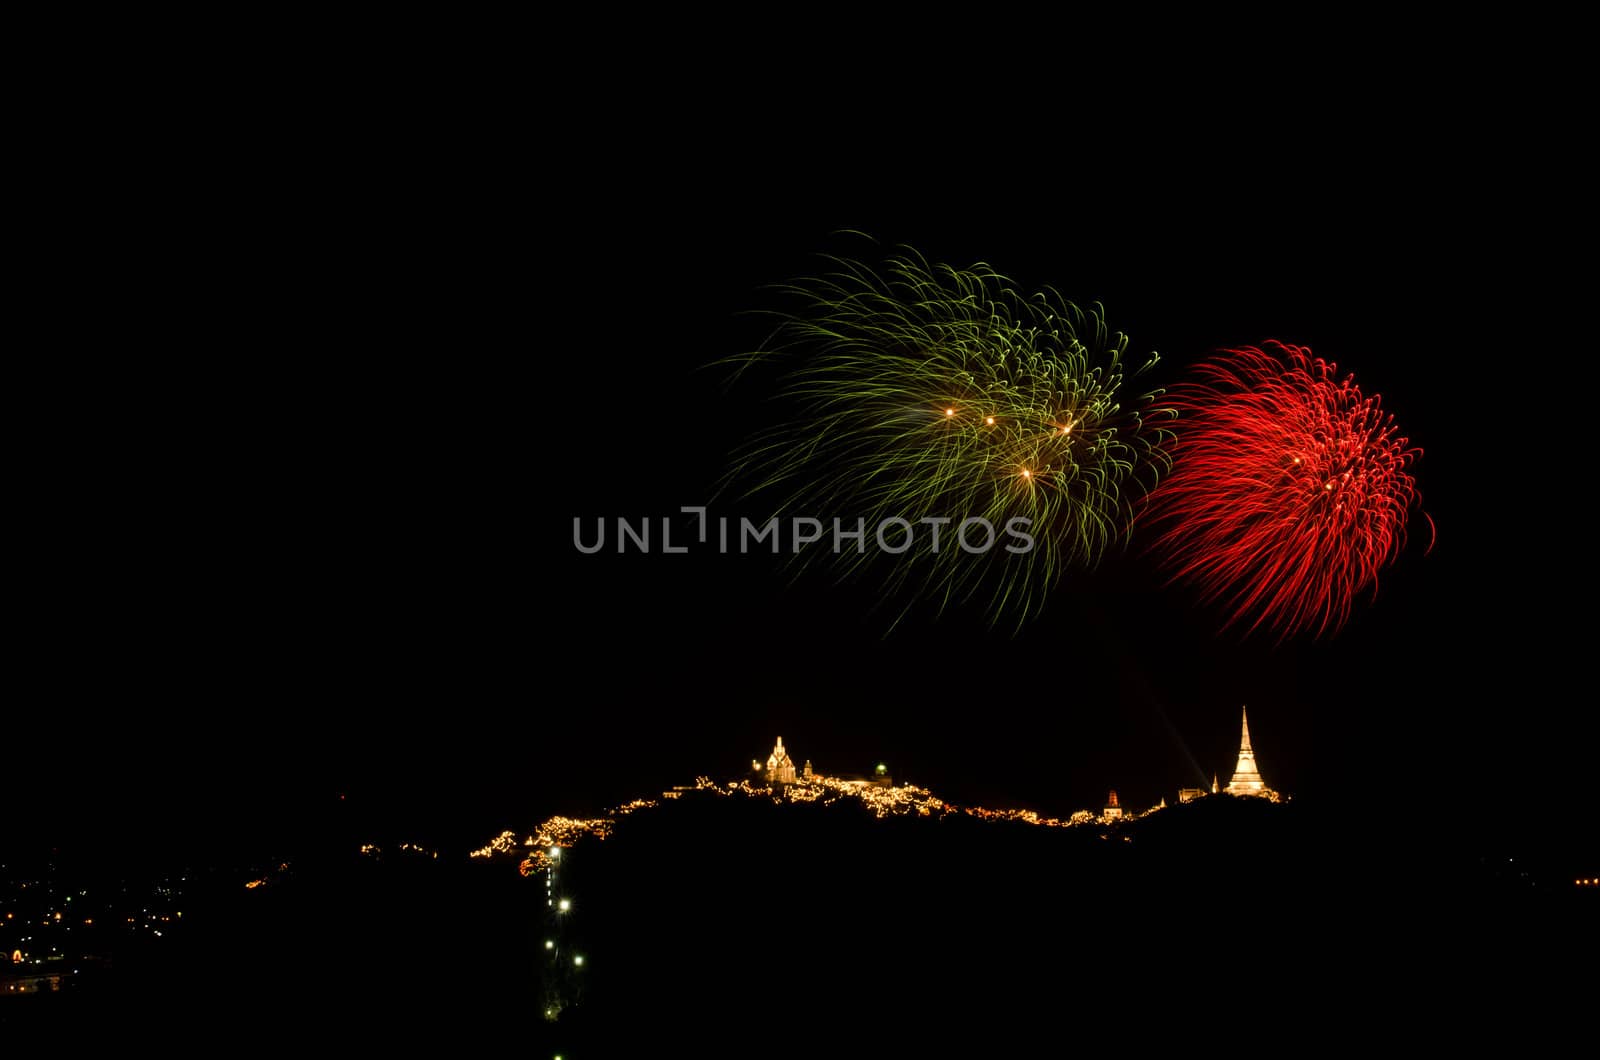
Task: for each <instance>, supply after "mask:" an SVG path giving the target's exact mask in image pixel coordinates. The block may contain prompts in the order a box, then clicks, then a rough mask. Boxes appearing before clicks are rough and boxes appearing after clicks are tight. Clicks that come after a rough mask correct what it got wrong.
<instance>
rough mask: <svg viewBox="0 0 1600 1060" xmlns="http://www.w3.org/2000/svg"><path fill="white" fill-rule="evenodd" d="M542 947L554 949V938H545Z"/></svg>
mask: <svg viewBox="0 0 1600 1060" xmlns="http://www.w3.org/2000/svg"><path fill="white" fill-rule="evenodd" d="M544 948H545V949H547V950H553V949H555V948H556V941H555V939H545V940H544Z"/></svg>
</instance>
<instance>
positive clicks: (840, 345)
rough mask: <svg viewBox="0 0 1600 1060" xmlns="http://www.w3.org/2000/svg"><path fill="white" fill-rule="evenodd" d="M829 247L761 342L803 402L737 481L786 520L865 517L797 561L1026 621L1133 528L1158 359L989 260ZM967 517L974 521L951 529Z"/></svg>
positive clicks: (897, 591)
mask: <svg viewBox="0 0 1600 1060" xmlns="http://www.w3.org/2000/svg"><path fill="white" fill-rule="evenodd" d="M827 260H828V261H829V262H830V263H831V264H832V266H833V267H832V269H831V271H830V272H828V273H827V274H826V275H824V276H822V277H820V278H817V279H811V280H803V281H798V282H796V283H794V284H791V285H788V286H787V287H786V288H784V290H786V291H787V293H788V294H789V295H790V296H792V297H793V298H794V299H795V302H796V304H795V308H794V309H792V310H790V311H788V312H785V313H783V314H781V315H780V317H779V326H778V328H777V330H776V334H775V337H774V339H773V341H772V342H771V343H770V344H769V345H768V347H767V348H766V349H765V350H763V351H762V352H760V353H758V354H755V355H753V359H762V360H769V359H775V360H779V361H781V362H782V363H784V364H785V365H786V366H788V367H789V371H788V374H787V376H786V385H785V391H786V396H787V398H788V399H789V401H790V403H791V404H792V405H793V406H794V407H795V408H797V409H798V410H799V414H798V416H797V417H796V418H794V419H793V420H792V421H790V422H787V423H785V424H784V425H783V426H781V427H778V428H776V429H774V430H772V431H770V432H768V433H767V434H765V435H762V436H761V437H759V438H757V439H756V440H755V441H754V442H752V443H751V444H750V445H749V446H747V447H746V449H745V450H744V451H743V452H742V453H741V454H740V458H739V460H738V463H737V467H736V470H735V472H734V475H733V478H734V479H735V480H736V481H740V482H742V483H743V485H744V489H745V492H746V493H747V495H749V496H752V497H757V498H768V499H775V500H776V510H777V512H778V513H779V514H780V515H781V514H786V513H787V514H795V515H804V516H818V517H823V518H827V517H844V520H845V523H846V524H847V525H849V526H851V527H856V526H864V527H865V528H866V533H867V535H868V547H866V548H865V549H857V548H854V547H849V546H850V544H851V543H848V542H847V547H845V548H843V549H840V550H839V551H837V552H835V551H834V549H832V548H826V547H824V548H816V549H812V550H810V551H806V552H799V553H797V554H796V555H797V559H798V561H799V562H800V563H801V565H802V566H806V565H810V564H812V563H814V562H816V561H818V560H819V559H820V560H823V561H825V562H827V563H829V564H831V565H835V569H836V570H837V571H838V572H839V573H841V574H844V575H855V574H856V573H858V572H861V571H866V570H867V569H868V568H872V569H874V570H875V571H876V572H877V573H878V575H879V576H880V577H881V582H882V586H883V589H884V599H885V600H897V601H905V602H906V603H905V605H904V606H902V607H901V608H900V611H899V614H900V615H903V614H904V613H905V609H906V607H909V606H910V602H914V601H915V600H918V599H922V600H928V601H930V602H932V603H933V604H934V605H935V606H936V607H937V608H939V609H943V608H944V607H945V606H947V605H949V604H952V603H967V602H971V603H973V604H974V605H976V606H979V607H982V608H983V609H984V610H985V611H986V613H987V614H988V616H989V618H990V620H991V621H999V620H1001V619H1002V618H1006V619H1010V620H1011V621H1013V622H1014V623H1015V624H1016V625H1018V626H1020V625H1021V623H1022V622H1023V621H1025V620H1026V619H1027V618H1028V617H1030V616H1031V615H1033V614H1035V613H1037V611H1038V609H1039V608H1040V606H1041V605H1042V604H1043V603H1044V601H1045V597H1046V595H1047V593H1048V591H1049V590H1050V588H1051V587H1052V586H1053V585H1054V584H1055V583H1056V582H1057V580H1058V579H1059V577H1060V575H1061V573H1062V572H1063V571H1064V570H1066V569H1068V568H1071V567H1074V566H1087V565H1090V564H1093V563H1095V562H1096V561H1097V560H1098V559H1099V558H1100V557H1101V556H1102V555H1103V554H1104V553H1105V551H1106V550H1107V549H1108V548H1111V547H1112V546H1113V545H1114V544H1115V543H1117V542H1118V541H1119V540H1120V539H1121V537H1122V535H1123V534H1124V532H1125V530H1126V529H1127V527H1128V525H1129V523H1130V522H1131V516H1132V512H1133V507H1134V505H1135V504H1136V503H1137V502H1138V501H1140V500H1142V499H1143V496H1144V494H1145V493H1146V492H1147V491H1148V489H1149V488H1150V487H1152V486H1153V485H1154V483H1155V481H1156V479H1157V477H1158V476H1159V473H1160V471H1161V469H1162V467H1163V466H1164V465H1163V461H1164V456H1163V453H1162V449H1161V446H1160V442H1161V439H1162V437H1163V436H1164V434H1165V431H1164V429H1162V428H1161V427H1159V426H1156V425H1155V422H1156V421H1157V420H1158V419H1159V418H1160V416H1161V415H1162V410H1155V409H1154V408H1153V407H1152V406H1151V401H1150V399H1151V397H1152V395H1144V396H1143V397H1141V398H1136V399H1132V400H1129V399H1127V398H1125V397H1124V396H1123V392H1122V391H1123V384H1124V377H1125V375H1129V376H1131V375H1137V374H1138V373H1139V372H1143V371H1144V370H1145V369H1148V368H1149V367H1150V366H1151V365H1152V364H1154V363H1155V360H1156V358H1155V355H1154V354H1151V355H1150V357H1149V359H1148V361H1147V363H1145V364H1144V365H1143V366H1142V367H1140V368H1139V369H1138V370H1137V371H1135V372H1128V371H1127V370H1126V368H1125V365H1124V354H1125V352H1126V350H1127V347H1128V340H1127V338H1126V337H1124V336H1123V335H1122V334H1121V333H1118V332H1112V331H1109V330H1108V329H1107V327H1106V324H1105V321H1104V319H1103V317H1102V311H1101V309H1100V307H1099V306H1098V305H1097V306H1094V307H1092V308H1091V309H1089V310H1083V309H1079V308H1078V307H1077V306H1074V305H1073V304H1071V303H1069V302H1067V301H1065V300H1063V299H1062V298H1061V296H1060V295H1058V294H1057V293H1056V292H1054V291H1051V290H1045V291H1041V292H1039V293H1036V294H1033V295H1030V296H1024V295H1022V294H1020V293H1019V292H1018V291H1017V290H1016V288H1015V287H1014V286H1013V285H1012V283H1011V282H1010V281H1008V280H1007V279H1006V278H1005V277H1003V276H1001V275H1000V274H998V273H996V272H994V271H993V270H992V269H990V268H989V267H988V266H986V265H981V264H980V265H974V266H972V267H971V268H970V269H956V268H952V267H950V266H945V265H929V264H928V263H927V262H926V261H925V260H923V259H922V258H921V257H919V256H917V255H916V254H914V253H912V252H906V253H904V254H902V255H901V256H898V257H893V258H891V259H890V260H888V261H887V262H886V263H885V264H884V265H883V266H882V267H881V268H874V267H871V266H868V265H864V264H861V263H859V262H854V261H848V260H844V259H839V258H829V259H827ZM858 520H859V522H858ZM969 520H982V524H979V523H973V524H972V529H973V533H972V535H971V536H970V538H969V537H966V536H959V535H960V534H961V529H962V527H963V525H964V524H965V523H967V522H968V521H969ZM885 526H887V527H889V528H890V529H889V530H888V532H887V534H886V535H884V536H882V537H879V536H877V535H876V534H875V528H881V527H885ZM985 526H986V527H989V528H993V530H994V531H995V532H996V534H998V535H999V541H1000V544H999V545H998V546H996V547H992V548H990V549H988V550H986V551H983V552H982V553H981V554H978V553H976V551H975V550H974V549H970V548H968V547H967V544H968V543H969V541H970V540H972V539H976V540H978V541H979V542H980V543H981V541H982V540H983V539H984V538H985V537H987V530H985V529H983V527H985ZM1018 528H1024V529H1023V534H1025V535H1026V537H1028V538H1031V541H1032V546H1031V547H1027V548H1024V547H1023V545H1024V543H1025V542H1024V538H1023V535H1022V534H1018V533H1017V530H1018ZM940 530H942V531H943V537H942V539H938V540H936V539H935V536H934V535H935V533H936V532H938V531H940ZM824 544H825V545H826V542H825V543H824ZM884 544H886V545H888V546H891V547H890V548H885V547H880V545H884ZM904 544H909V546H910V547H907V548H901V546H902V545H904ZM895 550H898V551H895ZM896 621H898V617H897V618H896Z"/></svg>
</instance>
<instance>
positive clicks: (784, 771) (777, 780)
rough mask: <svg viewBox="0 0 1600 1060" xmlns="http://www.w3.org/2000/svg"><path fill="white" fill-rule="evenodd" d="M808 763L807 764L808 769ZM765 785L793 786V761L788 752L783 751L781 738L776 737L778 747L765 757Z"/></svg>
mask: <svg viewBox="0 0 1600 1060" xmlns="http://www.w3.org/2000/svg"><path fill="white" fill-rule="evenodd" d="M809 766H810V763H807V767H808V768H809ZM767 783H768V784H793V783H794V761H793V760H792V759H791V758H790V757H789V752H788V751H785V750H784V749H783V737H782V736H780V737H778V745H777V746H776V747H774V748H773V749H772V753H771V754H770V755H768V756H767Z"/></svg>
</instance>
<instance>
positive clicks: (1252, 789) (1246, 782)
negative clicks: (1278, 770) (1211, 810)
mask: <svg viewBox="0 0 1600 1060" xmlns="http://www.w3.org/2000/svg"><path fill="white" fill-rule="evenodd" d="M1240 715H1241V725H1242V729H1241V731H1240V734H1239V764H1238V765H1236V766H1234V767H1233V779H1232V780H1230V781H1228V786H1227V787H1226V788H1225V789H1223V790H1225V791H1227V793H1228V794H1229V795H1256V796H1260V797H1262V798H1267V799H1272V800H1273V801H1274V802H1276V801H1277V799H1278V793H1277V792H1275V791H1273V790H1272V789H1271V788H1269V787H1267V785H1266V782H1265V781H1263V780H1262V779H1261V773H1260V772H1259V771H1258V770H1257V769H1256V753H1255V751H1253V750H1251V748H1250V716H1249V714H1248V713H1246V712H1245V711H1244V709H1243V708H1242V707H1241V708H1240ZM1214 785H1215V782H1213V786H1214Z"/></svg>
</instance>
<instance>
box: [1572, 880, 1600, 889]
mask: <svg viewBox="0 0 1600 1060" xmlns="http://www.w3.org/2000/svg"><path fill="white" fill-rule="evenodd" d="M1572 885H1573V886H1574V887H1600V879H1593V880H1573V881H1572Z"/></svg>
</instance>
